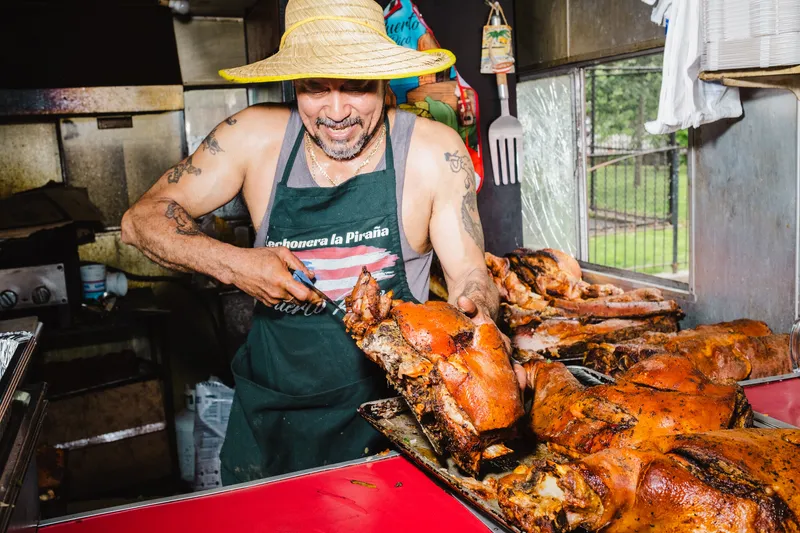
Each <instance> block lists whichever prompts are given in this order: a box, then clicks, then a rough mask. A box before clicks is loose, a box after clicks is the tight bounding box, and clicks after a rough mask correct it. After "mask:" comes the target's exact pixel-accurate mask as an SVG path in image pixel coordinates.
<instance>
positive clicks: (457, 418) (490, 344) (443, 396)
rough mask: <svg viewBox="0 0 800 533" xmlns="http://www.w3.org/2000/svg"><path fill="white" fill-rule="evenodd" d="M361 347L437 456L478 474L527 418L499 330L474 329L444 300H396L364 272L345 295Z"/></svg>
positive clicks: (351, 325) (490, 327)
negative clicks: (446, 456) (447, 456)
mask: <svg viewBox="0 0 800 533" xmlns="http://www.w3.org/2000/svg"><path fill="white" fill-rule="evenodd" d="M345 305H346V306H347V309H348V314H347V316H346V317H345V322H346V324H347V325H348V328H349V330H350V331H351V334H352V335H353V337H354V338H355V339H356V342H357V344H358V346H359V347H360V348H361V349H362V350H363V351H364V353H365V354H366V355H367V357H369V358H370V359H371V360H372V361H373V362H375V363H377V364H378V365H380V366H381V368H383V370H384V371H385V372H386V375H387V379H388V380H389V383H391V385H392V386H393V387H394V388H395V389H396V390H397V391H398V392H399V393H400V394H401V395H402V396H403V398H404V399H405V400H406V401H407V402H408V404H409V406H410V407H411V411H412V412H413V414H414V416H415V417H416V418H417V421H418V422H419V424H420V426H421V427H422V429H423V431H424V432H425V434H426V435H427V436H428V438H429V440H430V441H431V444H432V445H433V447H434V449H435V450H436V452H437V453H439V454H442V455H443V454H445V453H449V454H451V455H452V457H453V460H454V461H455V462H456V464H457V465H458V466H459V467H460V468H462V469H463V470H464V471H465V472H467V473H469V474H471V475H474V476H477V475H478V473H479V471H480V466H481V462H482V461H483V460H484V459H490V458H494V457H496V456H498V455H502V454H504V453H507V452H509V451H510V450H508V449H507V448H505V447H504V446H503V444H502V443H503V442H505V441H507V440H508V439H510V438H512V437H513V436H514V433H515V427H516V422H517V421H518V420H519V419H520V418H521V417H522V416H523V414H524V413H523V406H522V398H521V394H520V391H519V385H518V384H517V379H516V376H515V374H514V371H513V369H512V367H511V361H510V358H509V354H508V352H507V351H506V346H505V343H504V342H503V338H502V336H501V334H500V331H499V330H498V329H497V327H496V326H495V325H494V324H481V325H479V326H476V325H475V324H473V323H472V321H470V320H469V319H468V318H467V317H466V316H465V315H464V314H463V313H461V312H460V311H458V310H457V309H456V308H455V307H453V306H451V305H449V304H447V303H445V302H427V303H425V304H415V303H411V302H400V301H396V300H395V301H393V300H392V299H391V295H381V294H380V290H379V288H378V284H377V282H376V281H375V280H374V279H373V278H372V277H371V276H370V275H369V273H368V272H366V271H364V273H362V274H361V277H360V278H359V280H358V283H357V284H356V287H355V288H354V290H353V293H352V294H351V295H350V296H348V297H347V298H346V299H345Z"/></svg>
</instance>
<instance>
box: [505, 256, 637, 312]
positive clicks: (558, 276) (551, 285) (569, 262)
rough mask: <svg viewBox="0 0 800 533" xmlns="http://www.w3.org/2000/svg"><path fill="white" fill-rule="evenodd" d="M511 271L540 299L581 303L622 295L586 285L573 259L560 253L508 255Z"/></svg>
mask: <svg viewBox="0 0 800 533" xmlns="http://www.w3.org/2000/svg"><path fill="white" fill-rule="evenodd" d="M508 259H509V263H510V267H511V270H512V271H513V272H514V273H516V274H517V275H518V276H519V278H520V279H521V280H522V281H523V282H525V284H526V285H527V286H528V287H530V288H531V289H533V290H534V291H535V292H536V293H538V294H540V295H541V296H545V297H551V298H561V299H565V300H579V299H582V298H598V297H602V296H610V295H616V294H622V292H623V291H622V289H620V288H619V287H615V286H613V285H590V284H589V283H586V282H585V281H583V279H582V276H583V273H582V272H581V267H580V265H579V264H578V262H577V261H576V260H575V258H574V257H572V256H571V255H569V254H567V253H564V252H562V251H560V250H553V249H550V248H545V249H542V250H530V249H527V248H518V249H516V250H514V251H513V252H511V253H510V254H508Z"/></svg>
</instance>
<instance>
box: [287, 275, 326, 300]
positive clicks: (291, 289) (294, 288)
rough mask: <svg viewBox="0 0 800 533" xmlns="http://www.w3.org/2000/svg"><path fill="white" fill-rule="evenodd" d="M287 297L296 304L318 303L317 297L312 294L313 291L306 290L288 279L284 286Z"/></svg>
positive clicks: (296, 282)
mask: <svg viewBox="0 0 800 533" xmlns="http://www.w3.org/2000/svg"><path fill="white" fill-rule="evenodd" d="M284 288H285V290H286V292H287V293H288V295H290V296H291V297H292V298H294V299H295V300H297V301H298V302H309V301H319V296H317V295H316V294H314V292H313V291H311V290H310V289H308V288H307V287H306V286H305V285H303V284H302V283H300V282H299V281H295V280H294V279H290V280H288V281H287V282H286V285H284Z"/></svg>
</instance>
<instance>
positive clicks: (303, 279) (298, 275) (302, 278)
mask: <svg viewBox="0 0 800 533" xmlns="http://www.w3.org/2000/svg"><path fill="white" fill-rule="evenodd" d="M292 277H293V278H294V279H295V280H297V281H299V282H300V283H302V284H303V285H305V286H306V287H308V288H309V289H310V290H311V291H312V292H313V293H314V294H316V295H317V296H319V297H320V298H322V299H323V300H325V302H327V303H328V304H330V305H331V306H332V307H333V309H334V312H333V314H334V315H335V314H336V310H339V311H341V312H342V313H345V310H344V309H342V308H341V307H340V306H339V304H337V303H336V302H334V301H333V300H332V299H331V298H330V296H328V295H327V294H325V293H324V292H322V291H321V290H319V289H318V288H317V287H316V286H314V282H313V281H311V280H310V279H309V277H308V276H306V275H305V274H304V273H303V271H302V270H294V271H293V272H292ZM345 314H346V313H345Z"/></svg>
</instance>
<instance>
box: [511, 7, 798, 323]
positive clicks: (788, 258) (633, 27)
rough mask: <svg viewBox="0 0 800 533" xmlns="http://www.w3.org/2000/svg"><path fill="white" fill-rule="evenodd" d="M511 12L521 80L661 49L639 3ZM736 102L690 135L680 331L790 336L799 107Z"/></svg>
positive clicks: (760, 100)
mask: <svg viewBox="0 0 800 533" xmlns="http://www.w3.org/2000/svg"><path fill="white" fill-rule="evenodd" d="M514 7H515V16H516V23H517V26H518V28H517V32H516V47H517V48H516V54H517V62H518V65H519V67H520V78H521V79H523V80H524V79H526V78H527V77H531V76H546V75H549V73H551V72H558V71H559V69H563V68H568V67H571V66H576V65H582V64H591V63H592V62H593V61H595V60H599V59H603V58H610V57H617V56H620V55H623V54H630V53H636V52H640V51H647V50H658V49H659V47H662V46H663V44H664V33H663V32H664V29H663V28H661V27H658V26H656V25H655V24H653V23H652V22H650V12H651V9H652V7H651V6H648V5H647V4H645V3H644V2H642V1H641V0H595V1H592V2H564V1H562V0H515V2H514ZM520 28H525V30H524V31H519V29H520ZM740 93H741V98H742V104H743V107H744V114H743V116H742V117H739V118H737V119H732V120H723V121H719V122H716V123H712V124H708V125H704V126H701V127H700V128H698V129H697V130H696V131H693V132H691V134H690V168H691V170H690V172H691V174H690V178H691V180H692V182H693V190H692V193H691V197H690V208H691V210H692V211H691V213H692V214H691V220H692V228H691V231H692V239H691V243H690V249H691V256H692V263H693V265H692V267H691V271H692V272H691V275H692V280H691V294H688V295H684V296H683V297H682V298H680V303H681V306H682V307H683V308H684V310H685V311H686V312H687V317H686V319H685V320H684V321H683V322H682V327H693V326H695V325H697V324H702V323H712V322H719V321H723V320H731V319H735V318H740V317H749V318H753V319H758V320H763V321H765V322H766V323H767V324H768V325H769V326H770V327H771V328H772V329H773V330H775V331H776V332H788V331H789V329H790V328H791V325H792V322H793V321H794V319H795V318H796V317H797V306H798V274H797V272H798V270H799V267H798V251H799V250H800V247H799V246H798V231H799V230H800V228H798V200H797V198H798V190H800V189H799V188H798V187H799V185H798V184H799V183H800V159H798V157H799V155H800V149H799V148H798V145H799V144H800V135H798V124H799V123H800V120H799V119H798V113H800V110H799V109H798V99H797V98H796V97H795V96H794V95H793V94H792V93H791V92H789V91H784V90H778V89H741V91H740Z"/></svg>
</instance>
